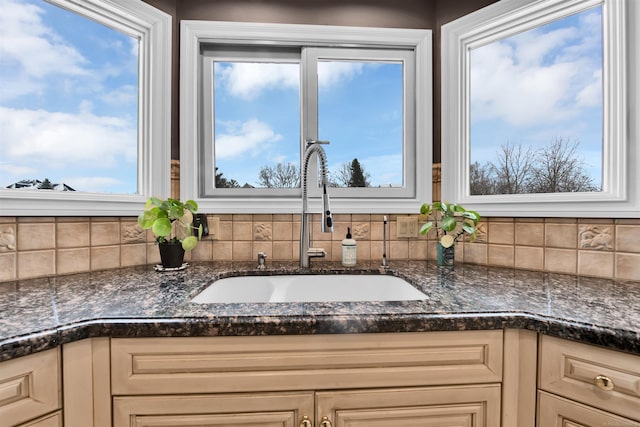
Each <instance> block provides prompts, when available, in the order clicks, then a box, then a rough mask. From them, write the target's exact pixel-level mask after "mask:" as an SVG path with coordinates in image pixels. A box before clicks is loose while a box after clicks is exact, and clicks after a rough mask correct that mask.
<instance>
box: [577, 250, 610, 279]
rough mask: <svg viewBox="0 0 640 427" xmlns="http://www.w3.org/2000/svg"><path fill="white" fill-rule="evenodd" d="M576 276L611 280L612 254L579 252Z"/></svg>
mask: <svg viewBox="0 0 640 427" xmlns="http://www.w3.org/2000/svg"><path fill="white" fill-rule="evenodd" d="M578 274H580V275H583V276H598V277H609V278H613V253H612V252H599V251H579V252H578Z"/></svg>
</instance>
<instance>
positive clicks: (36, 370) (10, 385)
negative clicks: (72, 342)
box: [0, 349, 61, 427]
mask: <svg viewBox="0 0 640 427" xmlns="http://www.w3.org/2000/svg"><path fill="white" fill-rule="evenodd" d="M60 386H61V382H60V351H59V349H52V350H47V351H43V352H40V353H35V354H31V355H29V356H25V357H20V358H17V359H13V360H9V361H6V362H2V363H0V426H2V427H7V426H16V425H24V426H38V427H40V426H42V427H49V426H51V427H53V426H59V425H61V424H60V415H59V413H58V414H53V415H51V416H47V417H45V418H44V419H41V420H35V419H36V418H38V417H41V416H43V415H45V414H51V413H53V412H54V411H57V410H59V409H60V408H61V396H60V395H61V387H60Z"/></svg>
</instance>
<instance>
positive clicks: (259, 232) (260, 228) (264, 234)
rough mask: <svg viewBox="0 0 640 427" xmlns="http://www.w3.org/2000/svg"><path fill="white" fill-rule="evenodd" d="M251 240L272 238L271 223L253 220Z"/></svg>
mask: <svg viewBox="0 0 640 427" xmlns="http://www.w3.org/2000/svg"><path fill="white" fill-rule="evenodd" d="M253 240H256V241H261V242H264V241H271V240H273V225H272V224H271V223H270V222H254V223H253Z"/></svg>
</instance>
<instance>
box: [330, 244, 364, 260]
mask: <svg viewBox="0 0 640 427" xmlns="http://www.w3.org/2000/svg"><path fill="white" fill-rule="evenodd" d="M330 254H331V256H330V257H329V259H330V260H331V261H342V244H341V243H340V242H338V241H332V242H331V252H330ZM357 256H358V254H357V252H356V257H357Z"/></svg>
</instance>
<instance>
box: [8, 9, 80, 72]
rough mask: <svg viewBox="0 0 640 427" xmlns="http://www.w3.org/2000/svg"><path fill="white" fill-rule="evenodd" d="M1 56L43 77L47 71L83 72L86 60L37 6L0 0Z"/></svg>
mask: <svg viewBox="0 0 640 427" xmlns="http://www.w3.org/2000/svg"><path fill="white" fill-rule="evenodd" d="M0 10H2V14H0V39H2V43H0V55H2V57H3V61H7V62H12V63H17V64H18V66H19V67H20V69H21V72H22V73H24V74H26V75H27V76H30V77H36V78H42V77H45V76H46V75H47V74H69V75H84V74H87V71H86V70H85V69H84V68H83V67H84V65H85V64H86V62H87V60H86V59H85V58H84V57H83V56H82V54H80V52H78V51H77V50H76V49H75V48H74V47H73V46H71V45H69V44H68V43H66V42H65V41H64V40H63V39H62V38H61V37H60V36H59V35H58V34H56V33H55V31H54V30H52V29H51V28H49V27H47V26H46V25H45V24H44V23H43V22H42V19H41V17H40V15H42V14H43V13H44V12H43V10H42V9H40V8H39V7H37V6H34V5H29V4H23V3H21V2H18V1H15V0H0Z"/></svg>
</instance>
